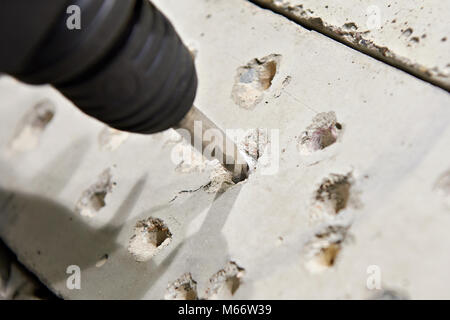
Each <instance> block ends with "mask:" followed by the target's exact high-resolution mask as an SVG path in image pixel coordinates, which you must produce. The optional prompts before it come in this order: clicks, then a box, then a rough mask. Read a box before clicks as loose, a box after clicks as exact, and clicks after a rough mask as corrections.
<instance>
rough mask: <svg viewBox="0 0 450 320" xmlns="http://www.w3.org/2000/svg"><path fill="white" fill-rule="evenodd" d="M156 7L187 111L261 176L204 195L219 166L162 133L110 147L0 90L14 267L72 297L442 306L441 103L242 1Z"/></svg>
mask: <svg viewBox="0 0 450 320" xmlns="http://www.w3.org/2000/svg"><path fill="white" fill-rule="evenodd" d="M155 3H156V4H157V6H158V7H160V8H161V9H162V11H163V12H165V13H166V14H167V15H168V17H169V18H170V19H171V20H172V21H173V23H174V25H175V27H176V28H177V30H178V31H179V32H180V34H181V36H182V37H183V39H184V40H185V42H186V43H187V44H189V45H190V46H191V47H192V48H193V50H195V51H196V63H197V67H198V73H199V79H200V84H199V90H198V96H197V98H196V101H195V105H196V106H197V107H198V108H199V109H200V110H202V112H204V113H205V114H207V115H208V116H209V117H210V118H211V119H212V120H214V121H215V122H216V123H217V124H218V125H219V127H221V128H223V130H226V129H240V128H242V129H249V130H253V131H251V134H249V135H248V136H249V137H250V140H249V141H250V142H252V143H247V144H246V145H247V146H248V147H247V150H248V154H249V155H254V154H256V155H257V157H256V159H257V168H256V170H255V171H254V172H253V173H252V174H251V175H250V177H249V179H248V180H247V181H246V182H244V183H240V184H238V185H234V186H231V187H230V188H228V189H227V190H226V191H225V192H224V193H214V192H211V189H208V182H210V181H211V175H210V174H211V173H213V172H214V170H215V169H216V166H215V165H214V164H211V163H209V162H206V163H205V162H203V160H202V159H201V157H200V158H198V157H196V158H195V159H194V162H193V164H192V165H191V166H189V165H185V164H183V163H179V162H177V161H174V159H175V157H173V155H174V152H177V151H180V150H184V149H185V148H187V147H186V145H185V144H183V142H180V140H179V137H178V136H177V135H176V134H174V133H173V132H172V131H168V132H165V133H161V134H157V135H154V136H140V135H132V134H130V135H129V136H128V137H126V138H125V137H120V139H105V128H104V126H103V125H102V124H100V123H99V122H97V121H96V120H93V119H88V118H86V117H85V116H84V115H83V114H81V113H80V112H79V111H77V109H76V108H74V107H73V106H72V105H71V103H70V102H68V101H67V100H65V99H64V98H63V97H61V96H60V95H59V94H58V93H57V92H55V91H54V90H53V89H52V88H49V87H30V86H26V85H22V84H19V83H17V82H16V81H15V80H13V79H10V78H7V77H3V78H1V79H0V97H1V101H2V108H0V119H2V125H1V126H0V146H1V153H0V163H1V165H0V175H1V176H2V179H1V181H0V186H1V187H0V212H1V215H0V236H1V237H2V238H3V239H4V240H5V242H7V243H8V245H9V246H10V247H11V248H12V249H13V250H14V251H15V252H16V253H17V254H18V256H19V259H20V260H21V261H22V262H23V263H24V264H25V265H26V266H27V267H29V268H30V269H31V270H32V271H33V272H35V273H36V274H37V275H38V277H39V278H40V279H41V280H42V281H43V282H44V283H45V284H47V285H48V286H49V287H50V288H51V289H52V290H53V291H55V292H56V293H58V294H59V295H60V296H62V297H64V298H68V299H81V298H83V299H105V298H122V299H133V298H137V299H139V298H142V299H163V298H164V297H166V298H167V297H169V298H171V297H182V298H183V297H184V298H189V297H191V298H192V297H200V298H220V297H227V298H237V299H239V298H245V299H270V298H271V299H280V298H288V299H293V298H321V299H324V298H332V299H348V298H352V299H357V298H362V299H366V298H379V297H391V298H403V297H407V298H449V292H448V289H447V287H446V284H447V283H448V280H449V279H448V277H449V276H448V270H449V268H450V258H449V256H448V255H447V254H446V253H447V252H449V250H450V236H449V235H448V232H447V225H448V224H449V223H450V214H449V210H450V209H449V208H448V207H447V205H446V203H447V201H448V197H449V193H448V189H447V188H446V184H445V183H442V181H446V180H445V174H446V172H447V171H448V170H449V169H450V168H449V165H448V162H449V161H448V160H449V158H450V150H449V148H448V145H449V143H450V126H449V124H448V119H449V116H450V109H449V108H448V106H449V103H450V97H449V95H448V93H447V92H445V91H444V90H442V89H440V88H437V87H435V86H432V85H430V84H428V83H425V82H423V81H421V80H419V79H417V78H415V77H412V76H411V75H409V74H406V73H404V72H402V71H399V70H397V69H395V68H392V67H391V66H388V65H386V64H384V63H382V62H380V61H377V60H374V59H372V58H370V57H368V56H367V55H364V54H362V53H359V52H357V51H355V50H352V49H350V48H349V47H347V46H345V45H342V44H340V43H338V42H336V41H333V40H330V39H329V38H327V37H325V36H323V35H321V34H319V33H316V32H311V31H308V30H306V29H304V28H302V27H300V26H298V25H297V24H295V23H293V22H290V21H288V20H287V19H285V18H283V17H281V16H279V15H276V14H274V13H272V12H270V11H267V10H262V9H261V8H259V7H257V6H255V5H253V4H251V3H249V2H245V1H241V0H227V1H208V0H202V1H198V0H185V1H177V0H164V1H162V0H158V1H155ZM274 54H275V55H277V56H276V57H277V59H276V64H275V66H274V65H273V64H271V63H270V61H273V59H272V58H271V57H273V55H274ZM265 57H268V58H266V59H265ZM255 59H257V60H255ZM258 61H259V63H258ZM243 71H246V72H243ZM235 88H239V96H240V97H243V98H248V99H250V97H251V95H247V96H246V94H248V93H250V94H251V93H256V94H257V96H258V99H257V100H260V101H259V102H258V103H256V104H254V105H253V103H254V102H252V103H251V105H252V107H251V108H247V107H245V106H243V105H241V104H239V101H242V100H239V99H237V100H236V99H235V97H236V95H235V94H234V93H236V91H234V90H235ZM45 99H48V101H50V102H46V103H45V104H44V106H47V107H45V108H44V109H42V108H43V107H42V104H40V105H41V107H39V108H36V107H35V106H36V104H37V103H38V102H40V101H43V100H45ZM244 100H245V99H244ZM245 101H247V100H245ZM33 108H34V109H33ZM30 110H31V111H30ZM33 110H34V111H33ZM43 110H44V111H46V112H42V111H43ZM49 110H50V112H53V113H52V116H51V117H50V116H49ZM30 114H31V115H34V118H33V117H32V116H30ZM42 114H44V115H47V116H42ZM30 117H31V118H32V119H35V120H36V119H37V120H39V121H35V122H32V125H30V123H29V122H28V126H27V122H26V119H30ZM49 119H50V120H49ZM24 128H26V129H24ZM257 129H258V130H257ZM264 129H268V131H264ZM23 130H25V133H22V132H24V131H23ZM255 130H257V131H256V132H257V133H256V134H255ZM261 132H266V136H268V139H267V140H268V141H269V142H270V143H264V144H263V145H260V144H259V143H258V142H259V141H266V140H260V139H259V138H258V139H256V140H255V139H254V138H251V137H254V136H258V137H260V136H261V135H260V133H261ZM27 133H28V134H29V135H30V134H31V135H32V136H33V137H34V138H33V140H37V142H33V144H32V146H31V147H29V146H28V147H27V148H26V149H25V150H23V149H20V148H19V149H15V148H12V147H11V146H12V145H14V144H12V143H11V142H12V141H16V140H15V138H16V137H18V136H19V137H26V135H27ZM35 135H38V136H39V137H38V139H35ZM106 135H107V134H106ZM252 139H253V140H252ZM112 140H113V141H115V142H117V141H119V142H120V143H119V146H117V143H112V145H113V146H114V147H113V148H110V147H105V145H104V143H105V141H109V142H111V141H112ZM22 141H23V140H22ZM25 141H28V139H25ZM255 141H256V143H254V142H255ZM16 145H17V143H16ZM19 145H21V144H20V143H19ZM108 145H109V146H110V144H108ZM244 145H245V143H244ZM255 148H256V150H257V152H256V153H255V152H254V150H255ZM174 150H175V151H174ZM264 154H266V155H270V156H271V157H269V159H265V158H264ZM270 160H272V161H270ZM105 172H109V175H108V174H106V175H105ZM443 175H444V178H443ZM213 177H214V176H213ZM89 190H90V191H89ZM92 190H94V191H95V192H92ZM446 190H447V191H446ZM86 191H89V192H86ZM208 191H210V192H208ZM213 191H214V190H213ZM86 195H90V196H89V197H87V199H88V201H87V203H88V204H89V205H90V206H89V207H88V208H89V210H90V211H89V212H90V214H88V215H81V213H80V210H77V209H76V208H77V203H79V201H80V199H83V197H84V196H86ZM83 208H86V207H83ZM149 218H151V219H150V220H149ZM160 222H161V223H160ZM136 227H137V228H136ZM167 231H169V232H170V233H169V232H167ZM141 232H147V233H148V239H149V240H148V242H147V245H149V248H148V250H150V251H151V253H152V254H151V255H149V256H152V257H150V258H149V260H148V256H145V260H146V261H145V262H139V261H137V260H136V258H135V256H134V255H133V253H135V252H130V250H131V251H133V249H132V248H136V246H135V245H133V246H130V238H133V237H138V236H141V234H140V233H141ZM133 239H135V238H133ZM133 243H135V242H133ZM137 247H138V248H140V249H142V247H140V246H137ZM155 247H157V248H158V250H155ZM141 257H143V256H142V255H141ZM78 271H79V273H78ZM77 275H79V276H80V278H77ZM78 280H80V281H79V282H78ZM230 283H231V284H233V285H232V286H230V285H229V284H230ZM78 284H79V285H80V288H79V289H78ZM180 288H184V289H183V290H181V289H180Z"/></svg>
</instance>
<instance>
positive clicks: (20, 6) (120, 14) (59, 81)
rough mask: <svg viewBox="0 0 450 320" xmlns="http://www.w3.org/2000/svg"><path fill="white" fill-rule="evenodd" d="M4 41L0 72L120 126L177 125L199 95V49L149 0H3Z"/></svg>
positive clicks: (144, 129) (155, 128) (140, 129)
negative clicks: (51, 90)
mask: <svg viewBox="0 0 450 320" xmlns="http://www.w3.org/2000/svg"><path fill="white" fill-rule="evenodd" d="M72 14H78V15H79V17H78V19H79V21H78V23H79V25H78V26H77V25H76V23H73V21H72V24H71V21H70V20H69V19H71V15H72ZM75 22H76V21H75ZM0 40H1V43H2V49H1V50H0V72H3V73H7V74H10V75H12V76H14V77H15V78H17V79H19V80H20V81H22V82H26V83H29V84H47V83H49V84H51V85H53V86H54V87H55V88H56V89H58V90H59V91H60V92H61V93H62V94H63V95H64V96H66V97H67V98H68V99H69V100H71V101H72V102H73V103H74V104H75V105H76V106H77V107H78V108H79V109H80V110H81V111H83V112H84V113H86V114H88V115H90V116H92V117H94V118H96V119H98V120H100V121H101V122H103V123H105V124H107V125H109V126H110V127H113V128H116V129H119V130H123V131H129V132H135V133H155V132H159V131H163V130H165V129H168V128H170V127H173V126H175V125H176V124H177V123H179V122H180V121H181V120H182V119H183V118H184V117H185V115H186V114H187V113H188V111H189V110H190V109H191V107H192V103H193V101H194V98H195V94H196V90H197V75H196V71H195V66H194V62H193V58H192V55H191V53H190V52H189V50H188V49H187V48H186V46H185V45H184V44H183V42H182V41H181V40H180V38H179V36H178V34H177V32H176V31H175V29H174V28H173V26H172V24H171V23H170V21H169V20H168V19H167V18H166V17H165V16H164V15H163V14H162V13H161V12H160V11H159V10H158V9H157V8H156V7H155V6H154V5H152V4H151V3H150V2H149V1H148V0H57V1H55V0H39V1H33V0H2V1H1V2H0Z"/></svg>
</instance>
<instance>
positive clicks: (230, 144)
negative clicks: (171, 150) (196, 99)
mask: <svg viewBox="0 0 450 320" xmlns="http://www.w3.org/2000/svg"><path fill="white" fill-rule="evenodd" d="M175 129H185V130H187V131H188V132H189V137H185V138H187V140H190V141H189V142H190V144H191V145H192V146H193V147H194V148H195V149H196V150H197V151H199V152H200V153H201V154H203V155H204V156H205V157H206V158H207V159H208V160H213V159H217V160H219V162H220V163H221V164H222V165H223V166H224V167H225V169H227V170H228V171H229V172H231V173H232V176H233V181H234V182H239V181H243V180H245V179H246V178H247V177H248V171H249V166H248V163H247V161H246V160H245V158H244V157H243V156H242V154H241V152H240V151H239V149H238V147H237V146H236V144H235V143H234V141H232V140H231V139H230V138H229V137H228V136H227V135H226V134H225V132H224V131H223V130H221V129H220V128H219V127H217V126H216V125H215V123H214V122H213V121H211V119H209V118H208V117H207V116H206V115H205V114H204V113H203V112H201V111H200V110H199V109H198V108H196V107H195V106H192V108H191V109H190V111H189V112H188V113H187V114H186V115H185V117H184V118H183V119H182V120H181V121H180V122H179V123H178V125H177V126H175ZM207 131H209V134H212V133H213V132H214V136H218V135H220V137H222V139H221V141H214V148H212V147H211V143H212V141H211V140H207V139H205V133H206V132H207ZM210 149H212V150H210ZM205 150H206V151H207V152H206V151H205Z"/></svg>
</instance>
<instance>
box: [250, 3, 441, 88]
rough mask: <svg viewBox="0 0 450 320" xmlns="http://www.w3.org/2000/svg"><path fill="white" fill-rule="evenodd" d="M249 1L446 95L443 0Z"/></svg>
mask: <svg viewBox="0 0 450 320" xmlns="http://www.w3.org/2000/svg"><path fill="white" fill-rule="evenodd" d="M254 2H255V3H259V4H262V5H264V6H268V7H270V8H271V9H273V10H274V11H276V12H279V13H280V14H282V15H285V16H287V17H290V18H292V19H294V20H295V21H298V22H299V23H301V24H302V25H305V26H307V27H308V28H312V29H314V30H317V31H319V32H322V33H324V34H326V35H328V36H330V37H333V38H335V39H337V40H339V41H342V42H344V43H346V44H348V45H350V46H352V47H354V48H356V49H357V50H361V51H362V52H364V53H366V54H369V55H371V56H373V57H376V58H377V59H381V60H382V61H385V62H387V63H390V64H392V65H395V66H397V67H399V68H402V69H404V70H406V71H407V72H410V73H411V74H414V75H417V76H418V77H421V78H423V79H425V80H426V81H429V82H431V83H434V84H436V85H438V86H440V87H442V88H445V89H446V90H450V60H449V54H448V53H449V52H450V26H449V23H448V12H449V11H450V2H448V1H438V0H432V1H422V0H412V1H391V0H382V1H370V0H360V1H328V0H321V1H316V0H254Z"/></svg>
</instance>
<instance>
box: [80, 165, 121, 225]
mask: <svg viewBox="0 0 450 320" xmlns="http://www.w3.org/2000/svg"><path fill="white" fill-rule="evenodd" d="M114 185H115V184H114V182H112V175H111V169H109V168H108V169H106V170H105V171H103V172H102V174H101V175H100V176H99V177H98V180H97V182H95V183H94V184H93V185H91V186H90V187H89V188H88V189H87V190H85V191H84V192H83V193H82V195H81V197H80V199H79V200H78V202H77V204H76V206H75V210H76V211H77V212H78V213H80V214H81V215H83V216H86V217H93V216H94V215H95V214H96V213H97V212H98V211H100V210H101V209H102V208H103V207H105V205H106V202H105V198H106V196H107V195H108V194H109V193H110V192H111V191H112V187H113V186H114Z"/></svg>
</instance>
